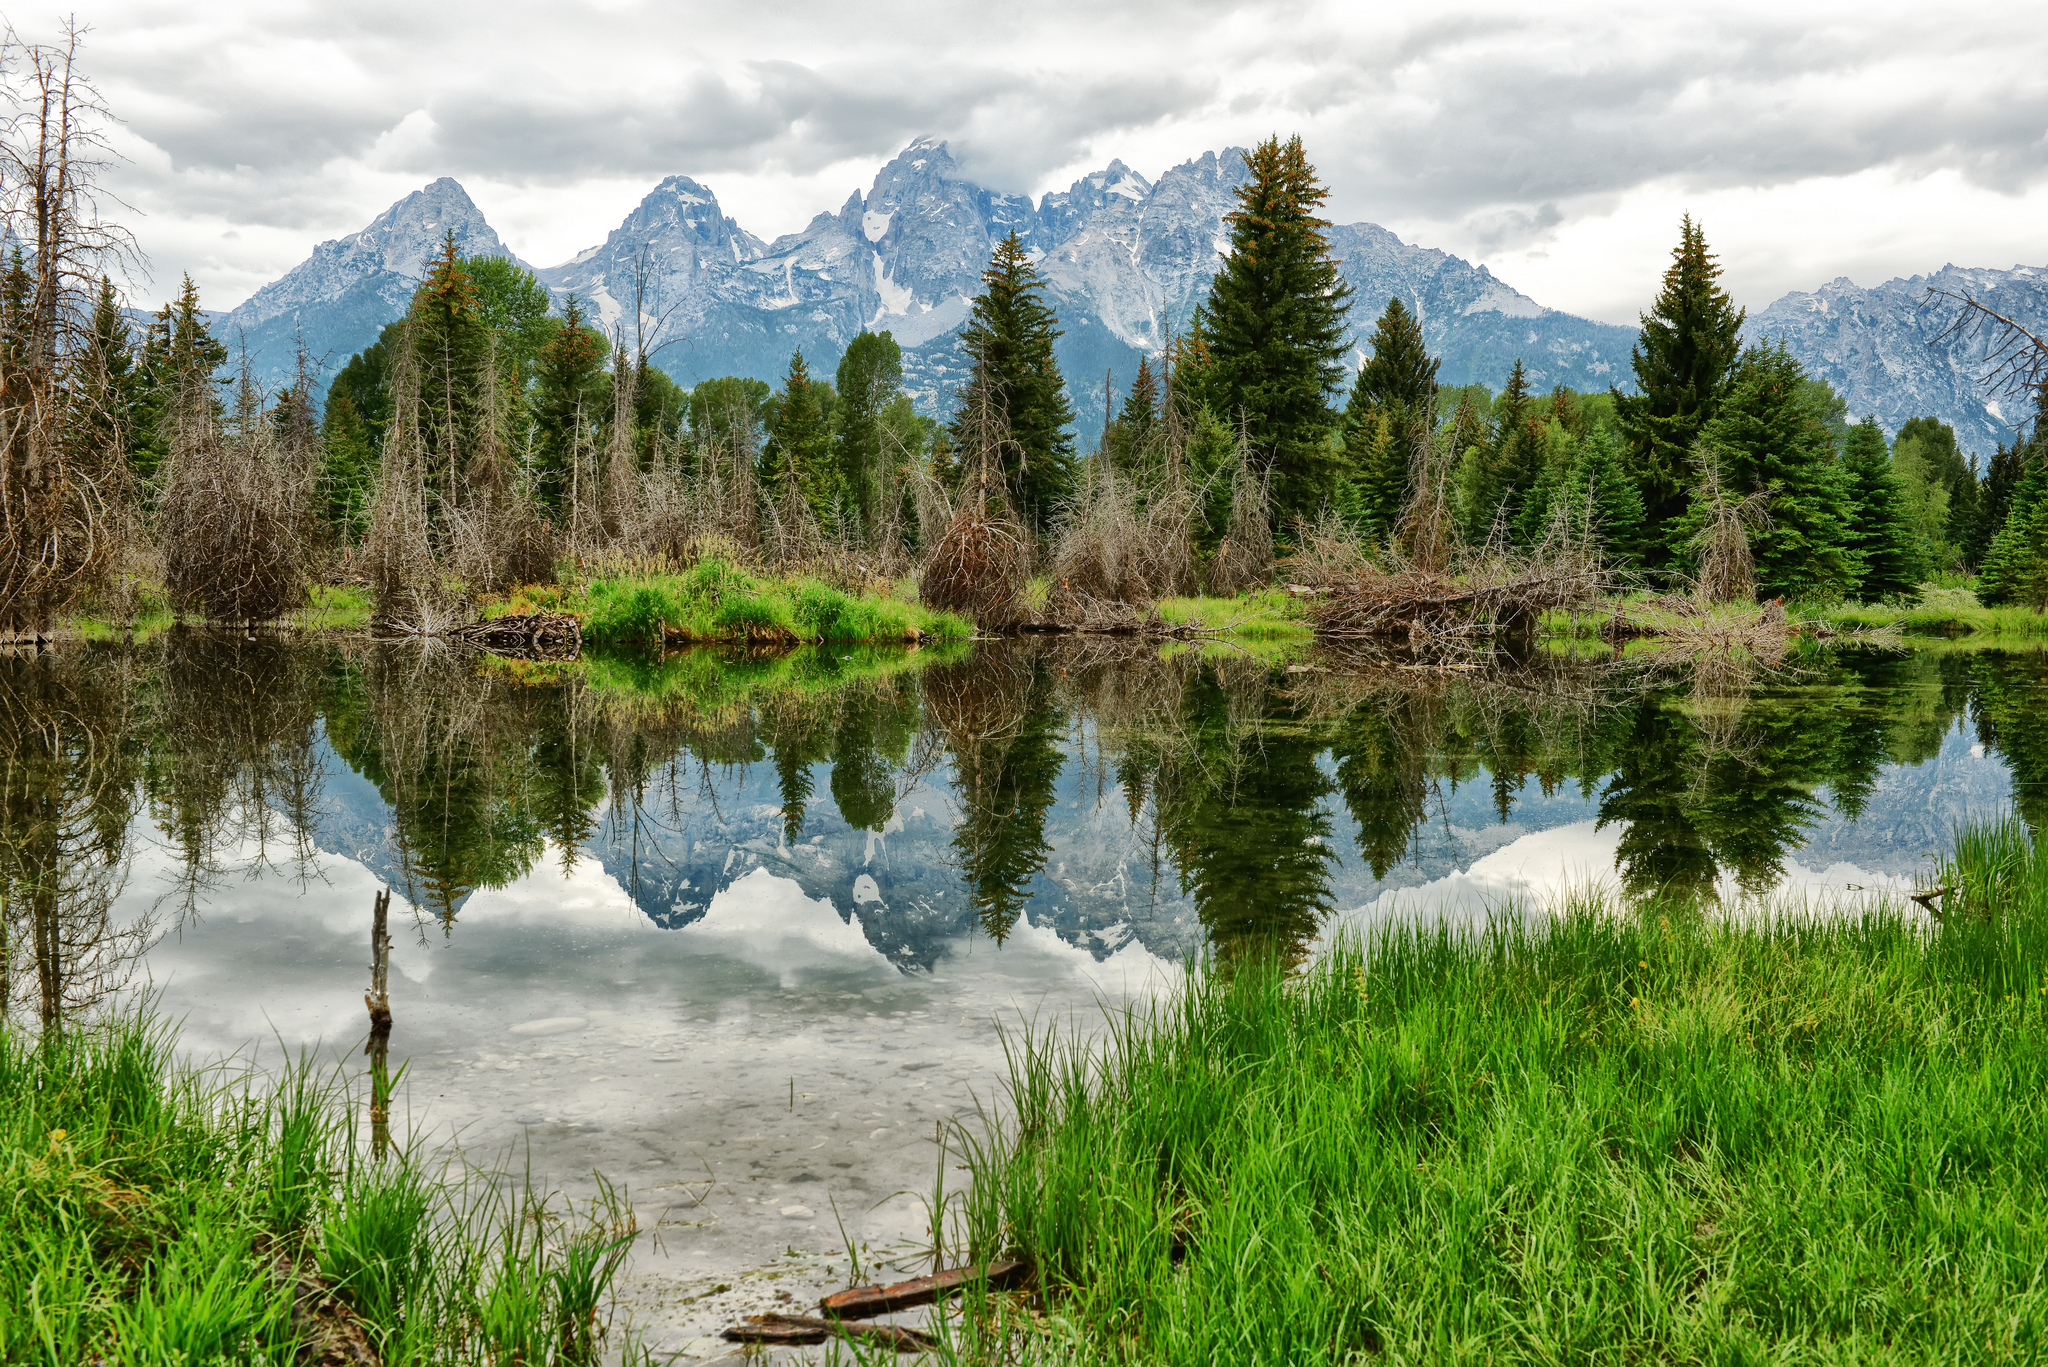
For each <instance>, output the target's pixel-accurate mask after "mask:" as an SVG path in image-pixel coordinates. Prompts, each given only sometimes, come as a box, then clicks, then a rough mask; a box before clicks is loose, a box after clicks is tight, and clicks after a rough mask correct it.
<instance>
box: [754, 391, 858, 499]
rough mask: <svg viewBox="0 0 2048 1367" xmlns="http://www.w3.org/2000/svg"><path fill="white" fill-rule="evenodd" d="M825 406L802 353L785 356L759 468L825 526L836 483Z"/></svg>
mask: <svg viewBox="0 0 2048 1367" xmlns="http://www.w3.org/2000/svg"><path fill="white" fill-rule="evenodd" d="M826 402H827V400H826V387H825V386H824V385H822V384H820V383H818V382H817V381H815V380H813V379H812V378H811V372H810V368H809V367H808V366H806V365H805V364H804V354H803V353H802V352H801V351H799V352H797V353H796V354H795V355H793V356H791V357H790V358H789V374H788V375H787V376H786V377H784V379H783V381H782V392H781V393H779V394H777V395H776V396H775V400H774V403H773V405H772V407H771V408H770V411H769V423H770V427H769V431H768V450H767V453H766V459H765V461H764V462H763V464H764V466H765V468H766V471H767V474H768V477H769V479H771V480H773V481H774V482H775V483H776V484H777V485H778V486H781V487H783V488H786V489H793V490H794V491H795V493H796V494H797V496H798V497H800V498H802V499H803V500H804V502H806V503H807V504H809V505H810V509H811V512H812V513H813V514H814V515H815V516H816V517H817V518H818V519H819V521H820V522H821V523H827V525H829V523H828V522H827V519H829V518H830V517H831V516H832V513H833V508H834V505H835V503H836V501H837V500H838V497H839V493H840V489H841V485H840V482H839V470H838V469H837V468H836V467H835V466H834V464H833V461H832V428H831V424H830V419H829V417H828V416H827V408H826Z"/></svg>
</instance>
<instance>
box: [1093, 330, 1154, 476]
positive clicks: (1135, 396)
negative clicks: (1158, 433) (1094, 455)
mask: <svg viewBox="0 0 2048 1367" xmlns="http://www.w3.org/2000/svg"><path fill="white" fill-rule="evenodd" d="M1159 414H1160V395H1159V377H1158V376H1157V375H1155V374H1153V372H1152V358H1151V357H1150V356H1140V357H1139V358H1138V374H1137V378H1135V379H1133V380H1132V381H1131V388H1130V392H1129V393H1127V394H1125V395H1124V402H1123V407H1122V408H1120V409H1118V410H1117V415H1116V419H1115V421H1113V422H1111V423H1110V424H1109V429H1108V431H1106V432H1105V433H1104V434H1103V442H1102V450H1103V454H1104V455H1106V456H1107V457H1108V458H1109V463H1110V464H1111V465H1112V466H1114V467H1115V468H1117V469H1119V470H1130V469H1135V468H1137V467H1138V466H1139V465H1141V464H1143V463H1144V461H1145V460H1146V458H1147V455H1146V453H1147V451H1148V449H1149V447H1150V444H1151V441H1152V434H1153V430H1154V429H1155V428H1156V427H1157V426H1158V423H1159Z"/></svg>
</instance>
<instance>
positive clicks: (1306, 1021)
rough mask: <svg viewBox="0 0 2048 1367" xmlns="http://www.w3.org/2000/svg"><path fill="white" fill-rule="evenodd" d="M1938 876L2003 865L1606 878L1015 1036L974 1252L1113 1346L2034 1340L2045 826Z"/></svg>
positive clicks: (977, 1195) (1193, 1357)
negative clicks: (1741, 907)
mask: <svg viewBox="0 0 2048 1367" xmlns="http://www.w3.org/2000/svg"><path fill="white" fill-rule="evenodd" d="M1944 878H1945V880H1947V881H1950V882H1954V881H1956V880H1957V879H1958V878H1960V879H1961V880H1963V882H1964V885H1965V886H1966V887H1968V888H1971V889H1985V890H1989V889H1994V888H1996V889H1998V890H1999V892H1998V897H1999V900H1998V901H1997V902H1996V904H1994V905H1986V904H1984V903H1977V904H1976V905H1975V906H1974V907H1972V908H1969V909H1965V907H1964V906H1963V905H1961V904H1958V905H1956V906H1952V907H1951V908H1950V910H1949V912H1948V919H1947V921H1946V922H1945V923H1944V924H1942V925H1940V926H1937V927H1934V928H1932V929H1930V928H1929V927H1928V926H1926V925H1925V924H1923V923H1922V922H1921V921H1920V920H1918V919H1916V915H1917V914H1916V915H1915V916H1909V915H1907V914H1906V913H1905V912H1903V911H1901V910H1900V909H1899V908H1898V907H1897V906H1880V905H1875V904H1872V905H1868V906H1863V907H1860V908H1850V909H1845V910H1844V912H1843V913H1842V914H1838V915H1831V916H1809V915H1803V914H1802V915H1794V914H1790V913H1783V914H1778V915H1772V916H1763V917H1757V918H1738V917H1732V916H1731V917H1722V916H1718V915H1705V914H1701V913H1699V912H1697V911H1694V910H1688V909H1681V908H1676V907H1672V908H1657V907H1647V908H1632V909H1623V908H1618V907H1615V906H1611V905H1602V904H1599V903H1597V902H1595V901H1591V900H1586V901H1581V902H1579V903H1576V904H1574V905H1572V906H1570V907H1569V908H1566V909H1564V910H1563V913H1562V914H1561V915H1559V916H1558V917H1557V918H1555V919H1552V920H1545V921H1542V922H1540V923H1526V922H1523V921H1521V920H1518V919H1517V920H1502V921H1500V922H1498V923H1496V924H1495V925H1494V926H1492V927H1491V928H1490V929H1488V930H1485V931H1483V932H1478V933H1470V934H1467V933H1461V932H1457V931H1452V930H1448V929H1443V928H1412V927H1411V928H1390V929H1385V930H1382V931H1380V932H1378V933H1376V934H1374V935H1372V936H1370V937H1368V939H1367V940H1366V941H1365V942H1364V943H1362V944H1353V945H1350V946H1348V947H1344V948H1340V949H1339V950H1337V951H1335V952H1333V953H1331V954H1329V955H1328V956H1326V957H1324V958H1322V959H1320V960H1318V961H1317V962H1316V963H1314V964H1313V965H1312V966H1311V967H1310V968H1308V969H1307V970H1306V971H1305V972H1302V973H1299V974H1295V975H1287V974H1284V973H1282V972H1280V971H1278V970H1277V969H1275V968H1274V967H1273V966H1271V965H1270V964H1262V963H1261V962H1259V961H1257V960H1252V961H1246V962H1240V963H1239V964H1238V965H1237V966H1236V968H1235V971H1234V972H1232V973H1230V974H1228V975H1217V974H1208V975H1201V974H1197V975H1193V976H1192V977H1191V981H1190V984H1189V986H1188V987H1187V989H1186V991H1185V992H1184V994H1182V995H1181V996H1180V997H1179V998H1178V999H1176V1000H1173V1001H1170V1002H1169V1003H1168V1004H1166V1005H1164V1006H1161V1007H1159V1008H1156V1009H1155V1010H1153V1011H1151V1012H1149V1013H1146V1014H1140V1015H1138V1016H1135V1017H1130V1018H1125V1019H1123V1020H1122V1021H1121V1022H1120V1024H1119V1025H1118V1027H1117V1028H1116V1030H1115V1031H1114V1032H1113V1038H1112V1039H1111V1041H1110V1043H1109V1044H1108V1045H1107V1046H1106V1047H1105V1048H1104V1049H1101V1050H1085V1049H1077V1048H1075V1047H1073V1046H1071V1045H1063V1044H1059V1043H1056V1042H1051V1041H1045V1040H1041V1041H1039V1042H1037V1043H1036V1044H1034V1045H1032V1046H1030V1047H1028V1048H1025V1049H1023V1050H1022V1051H1021V1052H1020V1053H1019V1054H1018V1056H1017V1058H1016V1060H1015V1062H1016V1068H1017V1076H1016V1081H1015V1086H1016V1097H1015V1100H1016V1117H1015V1124H1014V1126H1013V1127H1011V1128H1010V1129H1009V1130H1008V1132H1007V1134H1006V1136H1004V1137H1002V1138H999V1140H998V1141H997V1142H996V1143H995V1144H994V1145H993V1146H991V1147H990V1148H988V1149H986V1150H984V1151H982V1152H979V1153H978V1154H977V1155H976V1156H975V1159H974V1167H975V1187H974V1193H973V1197H972V1205H971V1220H970V1224H971V1227H972V1230H973V1237H974V1238H975V1240H976V1241H977V1243H978V1245H979V1249H978V1251H979V1252H981V1253H983V1254H987V1253H992V1252H995V1251H998V1250H999V1249H1005V1248H1006V1249H1008V1250H1011V1251H1017V1252H1022V1253H1024V1254H1026V1255H1028V1256H1029V1257H1031V1258H1033V1259H1034V1260H1035V1261H1036V1262H1037V1264H1038V1267H1039V1270H1040V1276H1041V1282H1042V1286H1043V1288H1044V1291H1045V1304H1044V1307H1043V1308H1044V1309H1046V1310H1047V1311H1048V1312H1050V1315H1051V1319H1050V1320H1049V1321H1048V1323H1049V1324H1050V1325H1051V1326H1052V1328H1053V1332H1054V1333H1055V1335H1056V1336H1057V1337H1059V1338H1063V1339H1065V1340H1066V1341H1067V1342H1069V1343H1072V1344H1077V1345H1078V1347H1079V1350H1080V1351H1079V1355H1080V1356H1081V1357H1083V1358H1086V1359H1090V1360H1115V1361H1126V1360H1136V1361H1145V1362H1174V1363H1183V1362H1184V1363H1211V1362H1232V1363H1257V1362H1272V1363H1310V1362H1333V1363H1334V1362H1341V1361H1355V1360H1360V1358H1361V1357H1362V1356H1370V1357H1371V1359H1372V1360H1376V1361H1386V1362H1429V1363H1446V1362H1470V1363H1491V1364H1508V1363H1521V1362H1529V1363H1538V1362H1540V1363H1559V1362H1585V1363H1592V1362H1630V1361H1656V1362H1702V1363H1704V1362H1715V1363H1739V1362H1766V1361H1769V1362H1845V1363H1846V1362H1858V1363H1870V1362H1927V1361H1937V1360H1939V1361H1999V1362H2010V1361H2032V1360H2038V1359H2039V1358H2040V1357H2041V1356H2042V1355H2044V1354H2048V858H2043V857H2039V856H2036V855H2035V853H2034V851H2033V849H2032V847H2031V845H2030V844H2029V842H2028V839H2027V836H2026V834H2025V832H2024V831H2023V830H2021V829H2020V828H2019V827H2018V826H2017V825H2016V824H2006V825H2003V826H1998V827H1993V828H1984V829H1980V830H1977V831H1974V832H1971V833H1967V834H1966V836H1965V837H1964V838H1963V839H1961V840H1959V842H1958V847H1957V853H1956V855H1955V856H1954V857H1953V858H1952V859H1951V860H1950V861H1949V863H1948V866H1947V867H1946V868H1945V870H1944ZM1031 1332H1033V1333H1038V1332H1043V1330H1042V1329H1040V1330H1033V1331H1031Z"/></svg>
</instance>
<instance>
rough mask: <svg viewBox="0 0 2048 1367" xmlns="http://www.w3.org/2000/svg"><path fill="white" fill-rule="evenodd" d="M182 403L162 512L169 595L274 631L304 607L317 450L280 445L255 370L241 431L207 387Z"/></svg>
mask: <svg viewBox="0 0 2048 1367" xmlns="http://www.w3.org/2000/svg"><path fill="white" fill-rule="evenodd" d="M185 389H186V392H184V393H183V394H181V395H179V396H178V399H177V402H176V407H175V409H174V410H173V412H174V414H175V418H174V421H173V422H172V424H171V432H170V442H169V446H170V454H169V467H170V468H169V473H168V476H167V478H166V480H165V485H164V496H163V503H162V505H161V506H160V507H159V509H158V512H157V526H158V528H159V529H160V532H161V535H162V539H163V547H164V586H165V588H167V589H168V590H169V591H170V595H171V601H172V602H173V603H175V604H176V605H177V606H178V607H179V608H180V609H181V610H183V611H187V612H200V613H203V614H204V615H205V616H207V617H208V618H210V619H212V620H214V621H216V622H267V621H270V620H272V619H274V618H278V617H282V616H284V615H285V614H286V613H288V612H291V611H292V610H294V609H295V608H299V607H302V606H304V605H305V602H306V591H307V582H308V578H309V570H310V566H309V564H308V553H309V547H310V543H311V530H312V529H311V520H312V495H313V489H314V480H315V478H316V475H317V467H316V466H313V465H312V463H311V460H312V452H311V451H310V450H309V449H293V448H294V447H298V446H300V443H296V442H291V441H289V440H284V439H280V438H279V436H278V435H277V434H276V433H275V432H274V430H273V428H272V426H271V424H270V423H269V422H268V421H266V419H265V416H264V413H263V404H262V397H261V395H260V394H259V393H258V392H257V390H256V386H255V381H254V379H253V378H252V377H251V375H250V373H249V370H248V366H247V361H246V360H245V361H244V363H243V371H242V382H241V387H240V390H239V393H238V397H237V400H236V403H235V417H234V425H233V428H232V430H230V431H226V432H223V431H222V430H221V426H220V424H219V422H218V421H217V420H216V419H215V417H214V413H213V405H212V398H211V395H210V394H209V393H208V387H207V385H206V383H205V381H204V380H201V379H194V380H192V381H191V382H189V383H188V384H187V385H186V387H185Z"/></svg>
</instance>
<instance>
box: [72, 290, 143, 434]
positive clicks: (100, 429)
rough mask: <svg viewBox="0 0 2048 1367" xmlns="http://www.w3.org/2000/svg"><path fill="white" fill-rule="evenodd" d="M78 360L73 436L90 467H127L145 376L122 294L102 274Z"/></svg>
mask: <svg viewBox="0 0 2048 1367" xmlns="http://www.w3.org/2000/svg"><path fill="white" fill-rule="evenodd" d="M79 360H80V362H81V364H80V392H79V394H78V398H79V401H80V407H79V413H78V418H77V421H76V422H75V424H74V426H73V439H74V440H75V441H77V442H78V443H79V445H80V446H81V447H82V448H83V449H82V451H81V453H80V454H81V455H83V456H84V457H85V458H86V459H87V461H88V462H89V464H88V465H87V467H86V468H88V469H92V468H104V467H102V466H101V465H100V464H99V462H100V461H102V460H105V461H106V462H108V463H109V464H113V465H126V464H128V462H130V461H131V460H132V459H133V447H134V437H135V423H136V419H137V417H138V409H139V407H140V402H139V401H140V399H141V381H142V375H141V373H140V372H139V371H138V370H137V369H136V365H135V353H134V350H133V349H132V345H131V337H130V328H129V326H128V316H127V312H126V310H124V309H123V308H122V307H121V296H120V295H119V294H118V293H116V292H115V290H114V282H113V281H112V280H111V279H109V278H108V277H106V276H104V275H103V276H101V277H100V289H99V294H98V295H97V296H96V297H95V299H94V301H93V311H92V321H91V323H90V324H89V325H88V327H87V330H86V334H85V346H84V349H83V353H82V354H81V355H80V357H79Z"/></svg>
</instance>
